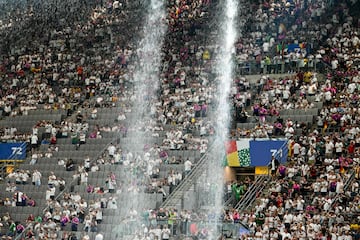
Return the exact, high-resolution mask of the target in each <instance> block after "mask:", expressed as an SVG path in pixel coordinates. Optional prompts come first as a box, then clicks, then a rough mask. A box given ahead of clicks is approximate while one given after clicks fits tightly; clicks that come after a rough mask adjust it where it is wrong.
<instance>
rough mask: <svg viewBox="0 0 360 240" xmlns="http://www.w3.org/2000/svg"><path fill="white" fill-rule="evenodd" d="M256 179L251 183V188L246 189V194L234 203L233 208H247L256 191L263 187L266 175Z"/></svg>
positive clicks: (254, 197)
mask: <svg viewBox="0 0 360 240" xmlns="http://www.w3.org/2000/svg"><path fill="white" fill-rule="evenodd" d="M258 179H259V180H258V181H256V182H255V183H254V184H253V185H252V188H251V189H249V190H248V191H246V193H247V194H246V195H244V196H243V197H242V198H241V199H240V201H239V202H238V203H237V204H236V206H235V208H236V209H237V210H244V209H246V208H248V207H249V205H251V204H252V203H253V202H254V201H255V199H256V195H257V193H258V192H259V191H261V190H263V189H264V188H265V181H266V180H268V176H267V175H266V176H260V177H259V178H258Z"/></svg>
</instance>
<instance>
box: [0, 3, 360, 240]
mask: <svg viewBox="0 0 360 240" xmlns="http://www.w3.org/2000/svg"><path fill="white" fill-rule="evenodd" d="M135 2H136V1H134V3H132V4H133V5H132V4H131V3H130V1H107V2H106V3H105V2H102V1H100V2H99V3H98V5H96V6H95V5H92V4H90V5H89V6H86V4H80V3H79V5H76V4H75V5H72V6H67V4H65V3H63V4H65V5H64V6H56V5H54V6H51V5H49V6H47V7H48V8H50V9H52V11H39V12H38V10H37V8H36V7H35V6H34V7H29V8H26V9H22V10H23V11H21V9H20V10H18V11H11V14H10V16H11V17H9V18H4V19H2V22H1V29H2V30H1V38H6V37H8V38H9V39H11V38H13V39H12V40H14V41H6V42H8V43H9V44H10V43H12V44H14V43H16V45H15V44H14V45H13V46H5V45H3V46H2V47H3V50H2V51H4V50H9V51H7V52H6V53H4V52H3V58H2V61H1V65H0V73H1V83H2V84H1V86H0V96H1V101H0V108H1V109H2V115H3V117H5V118H9V117H15V116H18V115H27V114H28V112H29V111H31V110H33V109H41V108H42V109H49V110H50V109H53V110H54V109H62V110H65V111H66V117H67V118H66V119H64V120H63V121H61V122H48V121H41V122H39V123H38V124H37V125H36V126H34V128H33V130H32V132H27V133H23V132H19V131H17V130H16V128H14V127H11V126H9V127H7V128H4V129H2V131H3V132H4V134H1V136H2V137H1V138H2V140H5V141H11V140H20V139H21V140H25V141H28V142H29V143H30V144H31V146H32V152H31V153H32V156H31V161H32V162H33V164H34V165H36V163H37V162H38V161H41V159H43V158H50V157H51V156H52V154H53V152H56V151H58V149H57V145H56V139H57V138H71V139H73V140H74V141H73V143H74V145H75V146H76V148H77V149H81V144H86V140H87V139H88V138H101V136H102V135H103V134H104V133H107V132H118V133H121V134H122V135H121V136H122V137H124V139H125V138H126V135H127V133H128V132H129V131H135V130H134V129H132V128H131V126H130V125H128V124H127V123H126V121H125V120H126V115H127V114H128V113H131V108H132V106H131V102H132V101H133V100H134V96H133V88H132V87H133V79H132V77H133V75H134V71H135V67H136V64H137V63H138V59H137V52H136V50H135V49H136V45H135V44H133V43H132V42H133V39H135V38H136V35H135V36H134V35H133V33H138V32H140V29H139V25H141V24H138V23H140V22H141V20H142V17H136V16H134V15H136V14H134V13H133V12H134V11H136V10H135V9H136V6H137V5H136V4H141V1H140V2H139V3H138V2H136V3H135ZM260 2H261V4H260V5H259V4H256V3H255V2H254V3H248V4H249V5H248V6H242V8H244V9H251V11H245V13H246V14H244V15H242V16H241V20H240V21H239V22H240V23H239V24H240V26H241V28H242V29H243V32H242V33H241V35H240V37H239V39H238V42H237V44H236V59H237V61H238V64H239V65H241V64H243V63H244V62H245V63H247V62H255V66H256V69H257V70H256V71H257V73H264V75H263V77H261V78H260V79H258V82H257V83H255V84H254V83H250V82H249V81H248V80H247V78H246V77H245V76H236V78H235V80H234V84H233V89H232V93H231V94H232V96H231V97H232V98H231V99H232V100H233V106H234V108H233V111H234V117H235V118H236V119H237V120H240V121H242V122H251V121H253V122H254V123H255V126H254V128H253V129H242V128H237V129H235V130H234V131H233V133H234V134H233V135H234V136H233V137H243V136H247V137H272V136H273V135H276V136H280V135H281V136H286V137H288V138H289V150H290V151H289V153H290V154H289V158H288V159H289V160H288V162H287V163H286V164H281V165H280V166H277V168H276V171H274V173H275V174H274V175H273V176H272V179H271V183H270V184H271V186H273V187H272V188H270V189H269V194H268V195H261V196H259V198H258V201H257V205H256V206H255V208H254V210H251V211H245V212H238V211H237V210H236V209H225V210H224V211H223V214H222V216H217V217H220V218H221V219H222V220H223V221H224V222H228V223H239V222H242V223H243V224H245V225H247V226H248V227H249V232H248V233H247V234H245V235H243V236H242V237H241V239H326V238H328V239H359V236H358V233H357V232H356V231H354V230H357V228H358V226H356V225H355V224H353V223H356V222H357V221H358V218H357V217H358V216H357V213H358V206H359V197H358V193H359V183H358V182H357V180H358V178H359V176H358V175H356V174H358V172H357V171H358V170H359V164H360V161H359V152H358V150H359V144H360V130H359V127H358V125H359V109H358V108H357V104H358V102H357V101H358V91H359V74H358V67H359V64H358V63H359V46H360V42H359V41H360V40H359V37H358V28H359V23H360V21H359V19H357V18H356V17H355V16H356V14H355V13H357V12H356V11H355V13H354V12H353V11H354V9H352V8H351V7H352V6H353V5H352V1H345V2H343V3H336V4H335V3H334V2H333V1H306V0H305V1H260ZM216 3H217V2H216V1H201V0H197V1H190V2H189V1H170V2H169V3H168V9H167V10H168V18H167V19H166V20H167V24H168V28H169V30H168V33H167V34H168V35H167V36H166V41H165V44H164V47H163V51H164V52H163V53H164V56H165V57H164V60H163V63H162V64H163V66H162V68H163V70H162V73H161V76H160V82H161V86H160V90H159V93H158V94H159V96H158V97H159V100H158V102H157V103H155V104H154V106H155V107H153V108H151V115H152V117H153V119H154V120H153V122H151V123H150V124H149V123H148V122H147V123H143V126H141V128H143V131H144V132H146V133H148V134H149V136H153V137H156V136H160V135H161V134H163V136H164V138H163V139H164V140H163V141H162V142H161V143H157V145H154V146H146V147H145V146H144V156H143V158H144V161H146V162H147V163H148V164H147V165H145V166H134V165H133V164H132V163H133V162H135V157H136V156H135V155H136V154H135V153H132V152H130V151H128V150H127V149H126V147H124V146H123V145H122V142H121V141H120V142H119V143H114V144H111V145H110V146H109V147H108V148H107V149H106V151H105V152H104V154H103V155H101V156H100V157H99V158H97V159H91V160H93V161H91V160H90V157H87V156H84V162H83V163H82V164H78V166H76V167H75V166H74V163H73V162H72V161H71V159H59V163H58V164H59V165H60V166H64V168H65V170H68V171H74V172H75V173H74V179H75V182H76V185H77V184H79V185H83V186H85V188H84V189H86V190H85V191H84V192H76V191H73V192H65V193H63V195H62V196H61V199H57V198H56V193H59V192H63V190H64V189H65V187H64V186H65V185H66V183H65V181H64V179H62V178H59V177H57V176H56V175H55V174H50V175H49V177H48V179H47V180H48V181H47V186H46V190H45V193H46V194H45V195H46V196H44V198H45V200H46V203H47V207H46V211H44V213H43V214H40V215H39V216H34V215H33V214H29V217H28V218H27V219H24V220H23V221H22V222H15V221H13V220H12V219H11V212H10V213H8V214H6V215H4V216H2V220H3V221H2V222H3V223H4V224H3V226H2V228H3V229H4V228H5V231H3V232H4V233H5V234H4V236H3V237H4V239H13V238H14V237H15V236H17V235H19V234H21V233H23V232H24V235H25V238H27V239H35V238H39V239H75V236H74V235H73V234H72V233H71V232H76V231H84V232H85V234H84V236H83V239H90V237H89V235H87V234H86V232H98V233H97V234H96V235H92V236H94V239H96V240H101V239H103V238H104V236H103V234H104V233H103V232H102V231H100V229H101V222H102V221H103V211H105V209H117V208H118V207H119V206H118V205H119V204H118V203H117V202H116V199H117V198H116V195H115V193H118V192H124V191H126V190H124V189H122V186H123V185H124V184H123V182H122V181H120V180H119V179H118V178H119V177H118V176H116V174H114V173H112V172H110V173H109V174H108V177H107V178H106V182H105V183H104V185H103V186H92V185H91V184H88V178H89V176H90V177H91V173H92V172H97V171H99V169H100V168H101V166H102V165H116V164H119V165H123V166H124V167H125V168H126V169H129V170H130V171H129V172H133V170H134V169H137V168H138V167H140V170H141V172H142V174H143V175H145V176H148V181H149V182H148V184H147V185H146V191H148V192H159V193H162V194H163V195H164V196H163V197H164V198H166V197H167V194H169V193H171V191H172V189H174V188H175V187H176V185H178V184H179V183H180V181H181V180H183V178H185V177H186V174H185V173H186V172H189V171H191V166H192V165H195V164H196V161H197V160H198V159H185V158H181V157H173V156H171V151H172V150H196V151H199V153H201V154H203V153H205V152H206V150H207V147H208V143H209V141H210V140H211V136H212V135H213V134H214V133H215V131H216V126H215V123H213V122H212V121H211V118H209V115H210V114H211V109H212V108H213V107H214V106H215V105H216V96H215V93H216V89H217V87H218V86H217V79H216V78H215V77H214V71H213V69H212V67H213V66H214V64H215V62H214V56H216V53H217V50H218V47H219V46H216V42H215V40H216V38H215V37H214V36H212V35H211V34H212V33H211V31H212V30H213V29H205V30H202V28H203V27H204V24H205V23H206V22H207V21H208V20H209V19H211V17H213V16H211V13H210V8H211V6H212V4H216ZM57 4H61V3H58V2H57ZM44 6H45V5H44ZM85 6H86V7H85ZM329 6H330V7H332V8H331V9H332V11H329ZM143 7H144V6H143ZM55 8H56V9H59V10H56V9H55ZM40 9H42V10H43V7H42V8H40ZM60 9H61V10H60ZM65 9H68V10H69V11H68V12H63V11H64V10H65ZM355 10H356V9H355ZM79 12H82V13H86V15H87V16H90V17H89V18H88V19H83V18H80V17H79V15H80V14H79ZM45 13H46V14H45ZM51 13H53V14H54V16H49V14H51ZM74 13H77V14H74ZM254 13H255V14H254ZM55 16H58V17H59V16H66V17H68V16H69V19H72V20H73V21H72V22H71V21H69V19H67V21H62V20H61V18H60V19H59V20H58V21H57V20H55V18H56V17H55ZM80 16H81V15H80ZM310 19H311V20H310ZM328 19H331V21H327V20H328ZM34 21H35V22H34ZM36 21H38V23H40V24H39V25H38V26H37V27H36V28H34V29H37V28H39V29H42V30H41V31H44V28H42V27H41V26H42V25H46V26H48V27H47V28H48V29H51V31H49V32H47V33H44V34H40V33H37V34H38V35H37V34H34V32H36V31H35V30H34V29H32V30H31V29H28V30H27V31H23V29H25V28H24V27H23V24H24V23H30V24H36ZM69 23H71V24H73V25H72V26H75V27H76V31H72V30H71V27H70V26H68V25H67V24H69ZM47 28H45V29H47ZM32 31H34V32H32ZM8 32H11V34H14V35H11V34H10V36H9V35H6V34H4V33H8ZM120 32H121V33H122V34H119V33H120ZM19 33H22V35H21V38H20V39H19V37H20V36H18V35H17V34H19ZM40 35H42V38H39V37H38V36H40ZM24 36H26V37H24ZM38 38H39V39H38ZM22 39H34V41H29V42H31V43H29V44H28V45H27V46H24V47H22V46H23V44H19V43H18V41H16V40H22ZM207 42H208V43H210V44H207ZM290 44H295V45H296V44H297V46H298V47H297V48H295V49H293V50H292V49H290ZM10 45H11V44H10ZM316 68H317V70H318V71H319V72H320V73H321V74H324V73H326V74H325V79H320V75H321V74H318V73H317V72H316V71H315V70H316ZM282 70H283V71H284V72H286V73H288V76H286V77H282V78H281V79H278V78H273V77H270V76H268V74H269V73H275V72H276V73H278V72H280V71H282ZM249 71H250V70H249ZM316 103H321V104H316ZM117 105H121V106H122V111H121V113H119V115H118V116H117V117H116V118H114V122H113V125H111V126H110V125H108V124H105V125H103V126H101V125H96V126H89V124H88V123H87V120H90V119H96V118H97V109H100V108H102V107H115V106H117ZM313 108H318V109H319V114H318V116H316V119H314V120H316V121H314V122H310V123H311V124H308V123H303V122H298V121H296V120H294V119H291V117H289V118H288V119H283V118H282V117H283V116H282V115H283V114H282V113H283V112H284V110H291V109H295V110H309V109H313ZM250 111H251V113H250ZM74 116H75V117H74ZM210 116H211V115H210ZM286 116H287V115H286ZM314 124H315V126H316V127H315V128H314V127H313V126H314ZM166 125H171V126H172V127H171V129H165V126H166ZM39 128H44V129H45V131H44V134H42V135H41V136H39V135H40V134H39V131H38V129H39ZM297 130H300V131H297ZM164 132H165V133H164ZM42 141H45V142H42ZM41 143H43V144H44V143H47V144H49V148H48V149H47V150H46V151H43V150H42V149H41V148H40V147H39V145H42V144H41ZM200 156H201V155H200ZM173 163H181V164H184V165H185V166H184V168H183V169H180V170H179V169H176V170H173V169H172V170H170V171H169V173H168V174H167V175H166V176H162V178H160V176H159V171H160V170H159V169H160V168H161V166H162V165H166V164H173ZM353 169H354V170H356V171H355V175H354V172H353ZM353 175H354V176H355V178H356V180H355V181H354V180H353V178H352V176H353ZM6 180H7V181H8V182H7V186H6V191H7V192H9V193H11V194H12V196H13V198H4V199H3V205H4V206H13V207H20V206H36V202H35V201H34V200H33V199H32V198H31V196H27V194H26V193H25V192H22V191H21V190H19V189H18V188H19V186H20V185H24V184H25V185H26V184H34V185H35V186H38V187H41V185H44V184H43V182H46V181H45V180H44V179H43V176H42V173H41V172H39V171H37V170H34V171H33V172H29V171H28V170H26V169H19V170H18V171H15V172H13V173H12V174H10V175H8V176H7V179H6ZM248 184H249V185H250V184H251V183H248ZM347 184H350V186H348V185H347ZM166 187H169V192H167V191H165V190H164V188H166ZM244 188H246V187H245V186H244ZM141 190H142V188H141V187H140V181H139V182H136V183H135V187H133V188H131V189H127V191H129V192H130V191H141ZM85 193H92V194H98V197H97V198H96V199H95V200H90V201H87V200H86V199H84V197H83V195H84V194H85ZM108 193H110V195H109V194H108ZM237 199H239V197H237ZM143 214H144V215H145V217H144V223H145V226H144V229H143V231H142V232H141V233H138V236H137V237H135V239H164V240H165V239H169V238H170V237H171V236H176V235H180V234H184V235H187V236H191V237H195V236H196V237H197V238H200V239H206V238H207V237H209V236H207V235H208V234H209V233H208V232H207V231H206V228H205V227H204V228H203V229H195V227H194V225H191V223H192V222H199V221H201V220H213V219H211V218H212V217H214V216H212V213H206V212H202V211H201V210H193V211H187V210H176V209H175V210H174V209H151V210H150V209H147V210H146V211H145V212H144V213H143ZM140 216H141V215H140V213H136V212H134V211H130V210H129V216H128V218H129V219H131V218H136V219H138V218H140ZM67 226H70V229H69V227H67ZM78 226H81V227H82V229H80V228H78ZM191 226H192V227H191ZM60 230H61V231H60ZM67 230H71V231H67ZM60 234H61V236H60ZM105 235H106V234H105Z"/></svg>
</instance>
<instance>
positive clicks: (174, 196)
mask: <svg viewBox="0 0 360 240" xmlns="http://www.w3.org/2000/svg"><path fill="white" fill-rule="evenodd" d="M221 146H222V145H221V144H220V143H219V142H218V141H216V140H215V141H214V142H213V143H212V144H211V146H210V148H209V149H208V151H207V152H206V153H205V154H204V155H203V156H202V157H201V158H200V160H199V161H198V162H197V164H196V165H195V167H193V169H191V172H190V173H189V174H188V175H187V176H186V177H185V179H184V180H183V181H181V182H180V184H179V185H178V186H177V187H176V188H175V189H174V191H173V192H172V193H170V195H169V196H168V197H167V198H166V200H165V201H164V202H163V203H162V204H161V207H162V208H168V207H170V206H174V205H176V203H178V201H179V200H181V198H182V197H183V195H184V191H187V190H189V188H190V186H191V185H192V184H193V183H194V180H195V179H197V178H198V177H200V176H201V175H202V174H203V173H204V167H205V164H206V162H207V159H208V157H209V156H210V153H211V152H212V151H214V150H218V148H219V147H221Z"/></svg>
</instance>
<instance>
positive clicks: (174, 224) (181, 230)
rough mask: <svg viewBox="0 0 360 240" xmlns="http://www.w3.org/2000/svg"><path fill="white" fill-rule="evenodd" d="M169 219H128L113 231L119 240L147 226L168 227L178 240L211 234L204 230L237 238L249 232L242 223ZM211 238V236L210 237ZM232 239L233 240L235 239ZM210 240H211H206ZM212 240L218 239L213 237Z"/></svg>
mask: <svg viewBox="0 0 360 240" xmlns="http://www.w3.org/2000/svg"><path fill="white" fill-rule="evenodd" d="M169 220H170V219H169V218H163V219H149V220H146V221H144V220H143V221H141V220H140V219H127V220H125V221H122V222H121V223H120V224H117V225H116V226H115V227H114V228H113V229H112V233H113V234H114V235H115V234H116V236H117V239H125V238H126V237H128V236H129V235H132V234H134V232H135V230H136V229H137V228H138V226H139V225H141V224H145V225H146V226H149V225H150V226H154V227H156V226H159V225H160V226H164V225H167V226H168V227H169V229H170V231H171V235H173V233H175V232H176V235H177V236H178V237H179V238H178V239H185V238H187V237H192V236H196V235H198V234H199V232H204V233H208V234H210V233H209V231H202V230H210V229H214V226H215V229H216V230H217V233H221V234H222V235H223V236H225V235H226V236H227V237H229V238H230V237H233V238H234V237H236V238H239V237H240V236H241V234H244V233H248V232H249V230H248V228H246V226H244V225H243V224H242V223H241V222H237V221H236V222H226V221H223V220H222V219H212V220H209V219H204V218H202V219H190V220H187V219H181V218H174V219H171V220H170V224H169ZM139 221H140V224H139ZM208 237H209V236H208ZM233 238H232V239H233ZM206 239H209V238H206ZM211 239H218V238H216V237H213V238H211Z"/></svg>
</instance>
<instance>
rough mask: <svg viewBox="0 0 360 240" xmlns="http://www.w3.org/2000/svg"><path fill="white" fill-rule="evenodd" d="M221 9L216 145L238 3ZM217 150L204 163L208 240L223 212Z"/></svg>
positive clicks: (223, 131)
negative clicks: (206, 186)
mask: <svg viewBox="0 0 360 240" xmlns="http://www.w3.org/2000/svg"><path fill="white" fill-rule="evenodd" d="M223 4H224V6H223V8H222V9H224V12H223V15H222V17H221V20H220V22H221V24H220V26H221V29H220V34H219V36H221V39H220V41H219V45H220V46H221V49H220V50H219V52H218V53H217V54H216V69H215V71H216V74H217V80H218V92H217V98H216V99H217V103H216V107H215V111H214V114H213V116H212V118H213V119H214V121H215V123H216V140H217V142H218V144H224V143H225V141H226V139H227V137H228V131H229V130H228V129H229V125H230V118H231V116H230V103H229V101H228V99H229V94H230V89H231V84H232V81H233V72H234V62H233V55H234V53H235V41H236V38H237V29H236V18H237V10H238V3H237V0H227V1H224V2H223ZM217 149H218V150H217V151H216V152H215V153H214V154H212V157H211V159H209V164H208V169H207V171H208V174H207V177H206V181H207V184H208V185H209V188H210V189H209V195H210V196H209V198H212V201H211V206H210V210H211V211H212V216H213V217H214V218H213V219H212V220H211V221H210V222H209V234H211V236H210V237H209V238H210V239H216V237H217V236H219V235H220V231H221V220H220V221H219V216H220V215H221V213H222V212H221V211H222V210H223V186H224V185H223V184H224V172H223V158H224V154H225V151H224V148H223V147H220V148H217Z"/></svg>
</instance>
